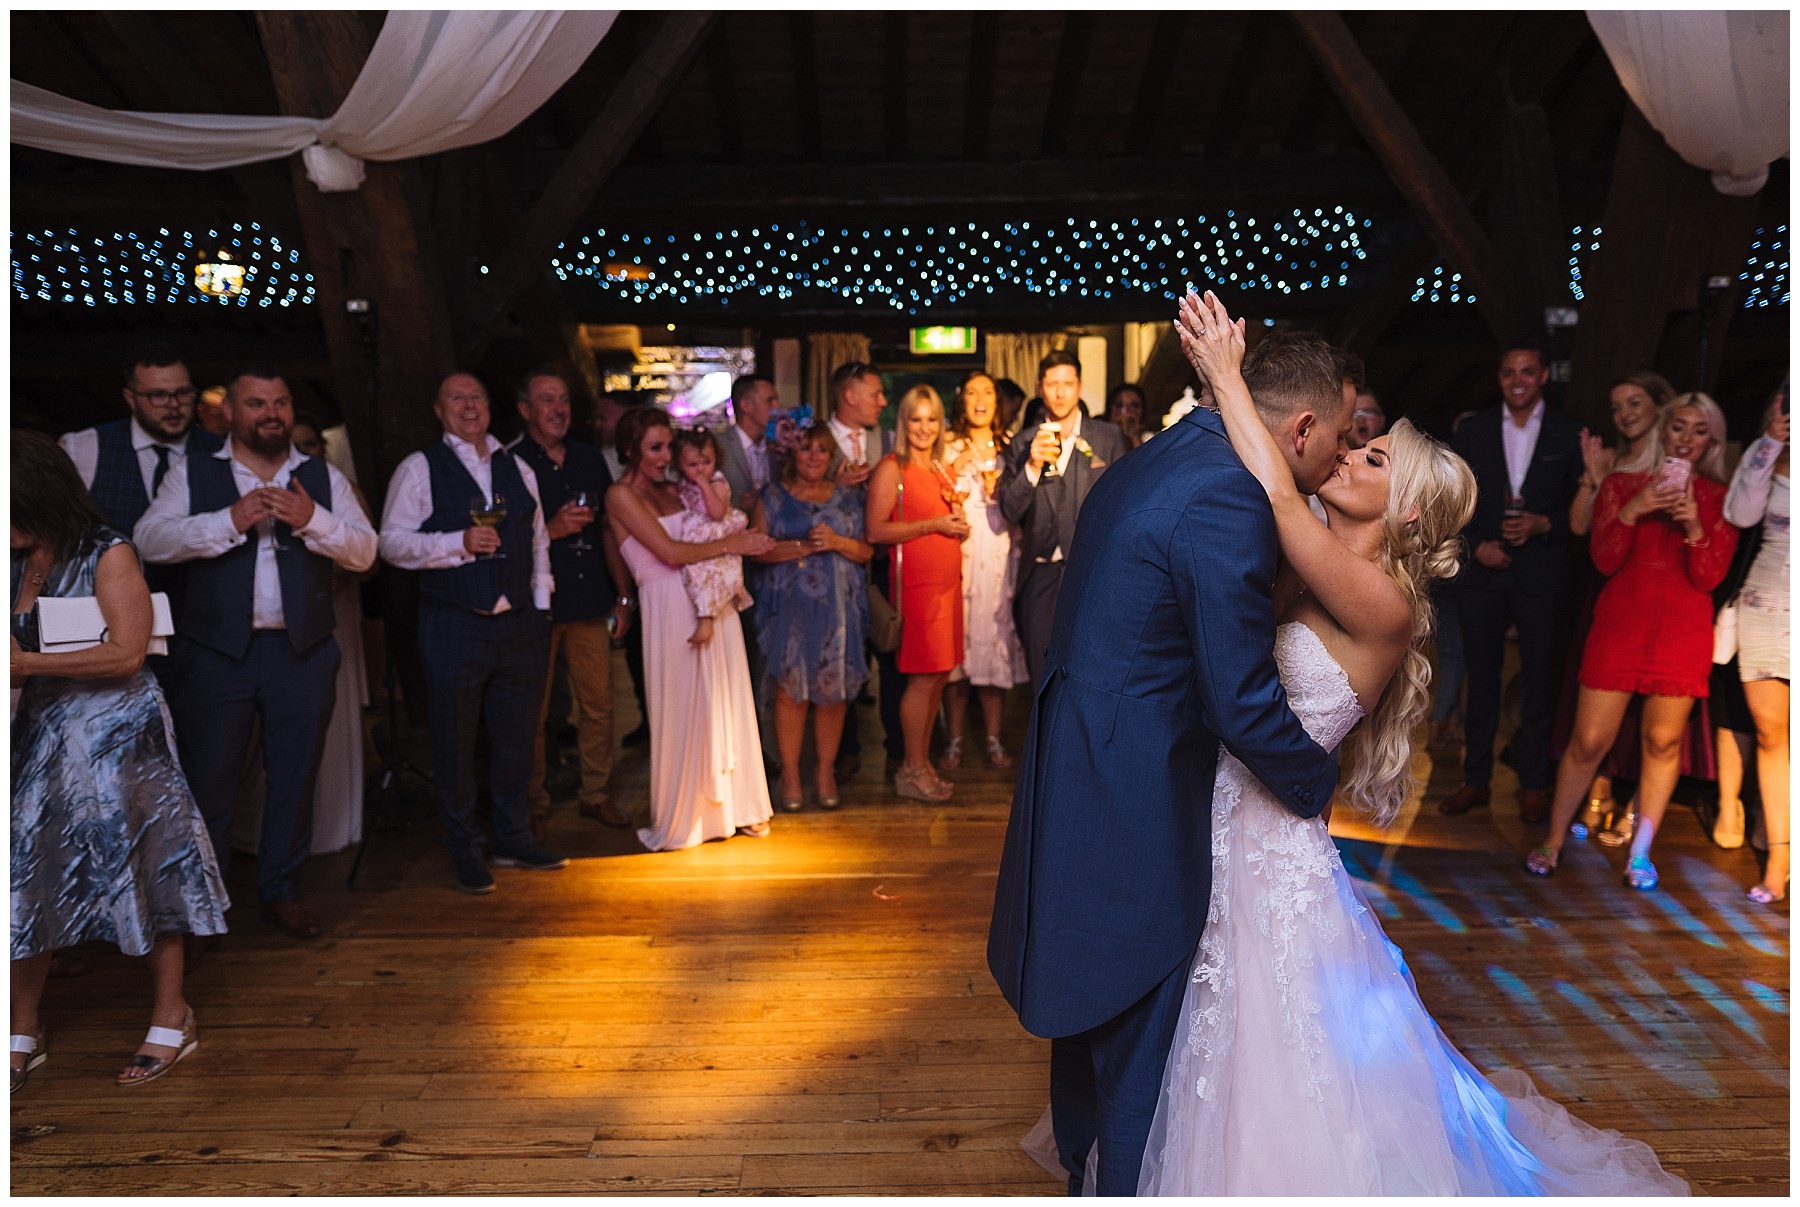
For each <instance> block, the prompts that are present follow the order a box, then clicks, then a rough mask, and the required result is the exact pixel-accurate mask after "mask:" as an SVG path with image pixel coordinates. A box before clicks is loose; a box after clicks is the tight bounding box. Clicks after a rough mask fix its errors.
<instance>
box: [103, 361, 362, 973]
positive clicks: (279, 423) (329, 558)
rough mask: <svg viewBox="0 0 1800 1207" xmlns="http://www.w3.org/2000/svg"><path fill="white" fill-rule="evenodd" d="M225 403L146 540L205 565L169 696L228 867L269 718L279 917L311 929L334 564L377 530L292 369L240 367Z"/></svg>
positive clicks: (267, 812) (158, 502) (187, 764)
mask: <svg viewBox="0 0 1800 1207" xmlns="http://www.w3.org/2000/svg"><path fill="white" fill-rule="evenodd" d="M224 412H225V417H226V419H227V421H228V422H229V424H230V433H229V435H228V436H227V437H226V439H225V444H224V447H222V448H220V449H219V450H218V451H216V452H214V453H212V454H210V455H207V456H195V457H192V458H190V459H188V460H187V461H186V462H184V463H183V464H181V465H178V466H176V467H175V468H173V469H171V470H170V471H169V472H168V475H167V477H166V478H164V480H163V484H162V489H161V490H159V491H158V492H157V495H156V498H155V500H154V501H153V502H152V503H151V504H150V509H149V510H148V511H146V512H145V513H144V517H143V518H142V519H141V520H139V521H138V524H137V529H136V531H135V533H134V534H133V540H134V541H135V542H136V544H137V548H138V552H139V553H140V554H141V555H142V556H143V558H144V560H145V561H147V562H150V563H152V564H162V565H167V564H172V563H181V562H185V563H188V564H189V565H188V575H187V587H186V593H185V597H184V599H183V601H182V605H181V609H180V612H179V614H178V616H177V618H176V626H175V627H176V647H175V649H174V650H173V651H172V655H171V657H172V659H173V660H174V661H176V662H178V663H180V664H181V674H180V675H179V676H178V679H177V682H178V684H179V686H178V687H177V689H176V690H175V691H173V692H171V693H170V697H169V704H170V711H171V713H172V714H173V715H174V719H175V729H176V740H177V742H178V744H179V746H180V750H181V765H182V770H183V771H184V772H185V773H186V775H187V778H188V782H189V784H190V785H191V786H192V788H193V790H194V797H195V799H196V800H197V801H198V802H199V805H200V811H201V813H202V814H203V815H204V816H205V818H206V827H207V832H208V833H209V835H210V836H211V838H212V844H213V853H214V854H215V855H216V856H217V857H218V860H219V868H220V871H224V870H225V867H226V864H227V861H228V860H229V858H230V851H231V843H230V834H231V811H232V806H233V804H234V803H235V802H236V799H237V790H238V781H239V778H240V773H241V772H242V769H243V765H244V752H245V750H246V749H247V748H248V747H249V745H250V743H251V740H252V734H253V732H254V730H255V727H256V723H257V721H258V720H259V719H260V720H261V723H262V756H263V768H264V772H265V774H266V776H267V803H266V804H265V806H264V809H263V832H262V844H261V857H260V859H259V861H258V867H257V888H258V891H259V893H260V895H261V897H262V902H263V918H264V920H265V921H268V922H271V923H273V924H274V925H276V926H277V927H279V928H280V929H282V930H284V931H286V932H287V933H288V934H290V935H292V936H293V937H295V938H297V939H311V938H316V937H317V936H318V935H319V934H320V926H319V924H318V922H317V921H315V920H314V918H313V916H312V914H311V913H310V912H309V911H308V910H307V908H306V906H305V904H304V903H303V902H302V901H301V899H300V873H301V869H302V868H303V867H304V866H305V863H306V856H307V853H308V851H309V849H310V847H311V843H312V803H313V787H314V781H315V780H316V779H317V777H318V772H319V758H320V756H321V754H322V753H323V751H324V748H325V731H326V729H327V728H328V727H329V726H330V724H331V712H332V706H333V705H334V704H335V702H336V699H337V693H336V678H337V669H338V661H339V654H338V645H337V641H336V639H335V638H334V637H333V636H332V629H333V627H334V614H333V610H332V603H331V573H332V567H333V565H334V564H335V565H338V566H342V567H343V568H344V569H346V570H349V571H351V572H352V573H361V572H362V571H364V570H367V569H368V568H369V567H370V566H372V565H373V564H374V563H375V552H376V546H377V537H376V535H375V529H374V528H373V526H371V525H370V523H369V518H368V517H367V516H366V515H364V514H363V510H362V507H361V506H360V505H359V504H358V503H357V501H356V493H355V491H354V490H352V489H351V486H350V483H349V481H348V479H346V478H345V477H344V476H343V474H341V473H339V472H338V470H337V469H335V468H334V467H332V466H330V465H328V464H326V463H325V462H324V461H322V460H319V459H316V458H313V457H308V456H305V455H304V454H302V453H300V452H299V451H298V450H296V449H295V448H294V447H293V445H292V442H291V439H290V437H291V434H292V431H293V426H294V401H293V398H292V396H291V395H290V394H289V393H288V388H287V383H286V382H284V381H283V380H282V379H281V377H280V375H279V374H278V373H276V372H275V371H274V370H272V369H266V368H261V367H252V368H249V369H245V370H244V371H243V372H241V373H239V374H238V375H237V376H235V377H233V378H232V379H231V381H230V382H229V383H228V384H227V386H226V390H225V401H224Z"/></svg>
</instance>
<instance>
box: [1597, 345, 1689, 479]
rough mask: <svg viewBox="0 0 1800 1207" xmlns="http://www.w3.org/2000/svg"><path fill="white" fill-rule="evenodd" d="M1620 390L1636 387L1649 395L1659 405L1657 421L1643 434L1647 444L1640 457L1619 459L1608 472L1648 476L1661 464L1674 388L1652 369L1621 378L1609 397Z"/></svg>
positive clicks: (1638, 454) (1614, 383) (1639, 451)
mask: <svg viewBox="0 0 1800 1207" xmlns="http://www.w3.org/2000/svg"><path fill="white" fill-rule="evenodd" d="M1620 386H1636V387H1637V388H1638V389H1640V390H1642V391H1643V392H1644V393H1645V394H1647V395H1649V396H1650V401H1651V402H1653V403H1655V404H1656V417H1655V418H1654V419H1653V420H1651V423H1650V430H1649V431H1648V432H1646V433H1645V434H1644V442H1643V444H1642V445H1641V446H1640V447H1639V448H1638V451H1637V455H1636V456H1635V457H1631V458H1629V459H1627V458H1625V457H1620V458H1619V460H1618V461H1616V462H1614V463H1613V467H1612V468H1611V469H1609V470H1607V471H1606V472H1607V473H1609V474H1647V473H1649V472H1650V471H1652V470H1654V469H1655V468H1656V467H1657V466H1658V465H1660V464H1662V459H1663V447H1662V429H1663V416H1664V415H1666V414H1667V413H1668V410H1669V400H1670V399H1671V398H1673V397H1675V387H1674V386H1672V385H1670V384H1669V379H1668V378H1666V377H1664V376H1663V375H1662V374H1660V373H1658V372H1656V371H1654V370H1652V369H1633V370H1631V372H1629V373H1621V374H1619V380H1617V381H1615V382H1613V383H1612V385H1611V386H1610V387H1608V388H1607V391H1606V392H1607V394H1608V396H1610V395H1611V394H1612V392H1613V391H1614V390H1616V389H1618V388H1619V387H1620Z"/></svg>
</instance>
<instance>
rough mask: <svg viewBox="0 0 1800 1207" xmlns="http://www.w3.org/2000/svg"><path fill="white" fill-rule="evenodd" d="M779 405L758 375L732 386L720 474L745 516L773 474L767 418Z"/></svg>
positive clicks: (721, 444)
mask: <svg viewBox="0 0 1800 1207" xmlns="http://www.w3.org/2000/svg"><path fill="white" fill-rule="evenodd" d="M779 405H781V400H780V399H779V398H778V397H777V396H776V394H775V383H774V382H772V381H770V380H769V379H768V378H766V377H764V376H763V375H762V374H760V373H746V374H744V375H743V376H742V377H740V378H738V379H737V380H736V381H734V382H732V383H731V414H732V424H731V426H730V427H728V428H726V429H725V430H724V431H723V432H721V433H719V456H720V462H719V470H720V472H721V473H723V474H724V475H725V481H726V482H727V483H729V484H730V486H731V497H732V500H733V501H734V502H735V503H736V504H737V506H738V509H739V510H741V511H742V512H743V513H744V514H745V515H749V514H750V507H751V502H752V498H751V496H753V495H755V494H757V493H759V492H760V491H761V490H762V488H763V487H765V486H767V485H768V484H769V479H770V478H772V477H773V476H774V475H775V472H776V466H775V463H774V456H773V452H774V450H772V449H771V448H770V447H769V441H768V427H769V414H770V412H772V411H773V410H774V409H775V408H776V407H777V406H779ZM746 568H748V567H746ZM746 631H748V630H746Z"/></svg>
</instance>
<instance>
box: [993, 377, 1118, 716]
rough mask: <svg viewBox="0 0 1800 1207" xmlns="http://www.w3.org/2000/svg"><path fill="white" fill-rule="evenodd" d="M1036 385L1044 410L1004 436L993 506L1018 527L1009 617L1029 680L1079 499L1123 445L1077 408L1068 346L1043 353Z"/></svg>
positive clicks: (1036, 675)
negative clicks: (1012, 437) (1016, 577)
mask: <svg viewBox="0 0 1800 1207" xmlns="http://www.w3.org/2000/svg"><path fill="white" fill-rule="evenodd" d="M1038 393H1039V394H1041V395H1042V396H1043V399H1044V408H1045V418H1044V420H1043V421H1042V422H1041V423H1037V424H1033V423H1030V422H1029V420H1028V421H1027V423H1026V426H1024V427H1022V428H1020V429H1019V435H1018V438H1017V439H1015V440H1013V441H1011V442H1010V443H1009V444H1008V446H1007V450H1006V457H1005V458H1004V467H1003V469H1002V471H1001V474H1000V487H999V496H1000V509H1001V511H1002V512H1003V513H1004V514H1005V516H1006V518H1007V520H1009V521H1010V522H1012V523H1014V524H1017V525H1018V526H1019V529H1020V534H1019V557H1020V561H1019V584H1018V588H1017V590H1016V591H1015V593H1014V596H1013V619H1014V620H1015V621H1016V622H1017V624H1018V632H1019V640H1020V642H1021V644H1023V646H1024V648H1025V665H1026V668H1027V670H1028V672H1029V674H1030V678H1031V681H1032V683H1034V684H1037V683H1041V682H1042V680H1043V670H1044V665H1043V664H1044V652H1045V651H1046V650H1047V649H1049V647H1050V625H1051V621H1052V620H1053V619H1054V617H1055V615H1056V597H1057V595H1058V593H1059V592H1060V591H1061V590H1062V576H1063V568H1064V565H1065V563H1066V560H1067V558H1068V554H1069V542H1070V541H1072V540H1073V539H1074V537H1075V522H1076V519H1077V518H1078V517H1079V516H1080V514H1081V506H1082V503H1083V501H1084V500H1086V498H1087V496H1088V492H1089V491H1090V490H1092V489H1093V487H1094V483H1095V482H1097V481H1099V478H1100V474H1101V472H1102V471H1103V470H1105V468H1106V467H1107V465H1109V464H1111V463H1112V462H1114V461H1117V460H1118V459H1119V458H1120V457H1122V456H1124V455H1125V453H1126V451H1127V450H1126V444H1125V437H1124V436H1122V435H1120V433H1119V429H1118V428H1116V427H1114V426H1113V425H1112V424H1110V423H1108V422H1106V421H1105V420H1104V419H1090V418H1088V417H1087V416H1086V415H1085V414H1084V413H1083V411H1082V410H1081V362H1080V361H1079V360H1077V359H1076V358H1075V354H1074V353H1072V352H1052V353H1050V354H1049V355H1048V356H1046V357H1044V359H1043V360H1042V361H1041V362H1040V363H1039V365H1038Z"/></svg>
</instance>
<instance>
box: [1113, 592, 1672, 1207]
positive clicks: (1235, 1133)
mask: <svg viewBox="0 0 1800 1207" xmlns="http://www.w3.org/2000/svg"><path fill="white" fill-rule="evenodd" d="M1275 654H1276V661H1277V664H1278V665H1279V667H1280V669H1281V678H1282V682H1283V684H1284V685H1285V686H1286V688H1287V691H1288V698H1289V702H1290V704H1291V705H1292V707H1293V709H1294V712H1295V714H1296V715H1297V716H1299V718H1300V720H1301V722H1302V723H1303V724H1305V726H1306V728H1307V731H1308V732H1309V733H1311V734H1312V735H1313V738H1314V739H1315V740H1316V741H1318V742H1319V744H1320V745H1322V746H1324V747H1325V748H1326V749H1327V750H1330V749H1332V748H1333V747H1335V746H1336V745H1337V744H1338V743H1339V742H1340V741H1341V740H1342V739H1343V737H1344V735H1345V734H1347V733H1348V732H1349V731H1350V729H1351V727H1352V726H1354V725H1355V724H1356V722H1357V721H1358V720H1359V719H1360V718H1361V716H1362V709H1361V707H1360V706H1359V704H1358V702H1357V699H1356V695H1355V693H1354V692H1352V691H1351V690H1350V683H1349V680H1348V679H1347V678H1346V677H1345V675H1344V672H1343V671H1342V670H1341V669H1340V668H1339V666H1338V664H1337V663H1336V662H1335V661H1333V660H1332V658H1331V656H1330V654H1329V653H1327V652H1326V649H1325V646H1324V644H1323V642H1321V641H1320V640H1319V638H1318V636H1317V634H1315V633H1314V632H1313V631H1312V630H1311V629H1308V628H1306V627H1305V626H1304V625H1300V624H1285V625H1283V626H1281V628H1280V629H1279V630H1278V633H1277V636H1276V650H1275ZM1212 857H1213V884H1212V899H1211V905H1210V908H1209V911H1208V916H1207V922H1206V931H1205V934H1204V936H1203V937H1202V939H1201V943H1200V950H1199V953H1198V955H1197V958H1196V962H1195V967H1194V972H1193V976H1192V977H1191V978H1190V980H1189V983H1188V988H1187V997H1186V1000H1185V1002H1184V1006H1183V1011H1182V1018H1183V1022H1182V1024H1181V1027H1180V1029H1179V1030H1178V1031H1177V1033H1176V1037H1175V1043H1174V1046H1173V1048H1172V1050H1171V1052H1170V1056H1169V1062H1168V1065H1167V1068H1166V1071H1165V1073H1164V1078H1163V1089H1162V1096H1161V1099H1160V1101H1159V1102H1158V1104H1157V1110H1156V1119H1155V1122H1154V1123H1153V1124H1152V1127H1151V1131H1150V1142H1149V1144H1148V1146H1147V1147H1146V1149H1145V1153H1144V1165H1143V1168H1142V1172H1141V1174H1140V1177H1139V1186H1138V1189H1139V1193H1141V1194H1175V1195H1201V1194H1205V1195H1245V1194H1287V1195H1305V1194H1355V1195H1651V1194H1660V1195H1669V1194H1686V1193H1687V1186H1686V1184H1685V1183H1683V1182H1682V1181H1681V1180H1680V1179H1679V1178H1675V1177H1672V1176H1671V1175H1669V1174H1666V1173H1664V1172H1663V1171H1662V1169H1661V1167H1660V1166H1659V1165H1658V1163H1657V1160H1656V1155H1655V1154H1654V1153H1653V1152H1651V1150H1650V1148H1649V1146H1647V1145H1645V1144H1642V1143H1640V1142H1638V1141H1635V1140H1628V1139H1626V1138H1624V1137H1623V1136H1621V1135H1619V1133H1617V1132H1610V1131H1601V1130H1598V1129H1596V1128H1593V1127H1590V1126H1589V1125H1587V1124H1585V1123H1583V1122H1581V1121H1580V1120H1578V1119H1576V1118H1574V1117H1573V1116H1571V1115H1570V1114H1569V1113H1568V1112H1567V1111H1566V1110H1564V1109H1563V1108H1562V1107H1561V1106H1559V1105H1557V1104H1556V1103H1554V1102H1552V1101H1550V1100H1549V1099H1547V1098H1544V1097H1543V1096H1542V1095H1540V1094H1538V1093H1537V1092H1536V1091H1535V1090H1534V1089H1533V1088H1532V1087H1531V1084H1530V1082H1529V1079H1528V1078H1526V1077H1525V1075H1524V1074H1522V1073H1518V1072H1501V1073H1496V1074H1495V1075H1494V1076H1493V1077H1491V1078H1488V1077H1483V1076H1482V1075H1481V1074H1480V1073H1478V1072H1476V1070H1475V1068H1474V1067H1473V1066H1472V1065H1470V1064H1469V1062H1468V1061H1467V1060H1465V1059H1464V1058H1463V1057H1462V1055H1461V1054H1460V1053H1459V1052H1457V1050H1456V1049H1455V1048H1454V1047H1453V1046H1451V1044H1450V1041H1449V1040H1448V1039H1447V1038H1446V1037H1445V1036H1444V1033H1443V1032H1442V1031H1440V1030H1439V1029H1438V1026H1437V1024H1436V1023H1435V1022H1433V1021H1432V1019H1431V1016H1430V1014H1428V1013H1427V1012H1426V1010H1425V1007H1424V1005H1423V1004H1422V1003H1421V1002H1420V1001H1419V996H1418V991H1417V990H1416V988H1415V987H1414V985H1413V980H1412V976H1411V974H1410V973H1408V971H1407V969H1406V962H1405V960H1404V959H1403V958H1402V956H1401V954H1400V949H1399V948H1398V947H1396V946H1394V944H1392V943H1391V942H1389V941H1388V939H1387V937H1386V936H1385V935H1384V934H1383V933H1382V931H1381V927H1380V926H1379V925H1378V924H1377V922H1376V921H1375V916H1374V914H1373V913H1372V912H1371V911H1370V909H1369V907H1368V905H1367V904H1366V903H1365V902H1364V901H1363V899H1362V896H1361V894H1360V893H1359V892H1358V891H1357V889H1356V886H1355V884H1354V883H1353V882H1352V881H1351V879H1350V877H1349V875H1348V874H1347V873H1346V872H1345V871H1344V865H1343V862H1342V860H1341V859H1340V858H1339V856H1338V851H1337V848H1336V847H1335V846H1334V845H1333V844H1332V841H1331V837H1330V835H1329V833H1327V830H1326V825H1325V823H1324V822H1323V821H1321V820H1318V819H1314V820H1311V821H1305V820H1302V819H1300V818H1298V817H1295V816H1294V815H1293V814H1291V813H1289V812H1288V811H1287V810H1286V809H1284V808H1283V807H1282V806H1281V805H1280V804H1279V803H1278V802H1277V801H1276V800H1275V798H1274V797H1273V796H1272V795H1271V794H1270V793H1269V792H1268V791H1267V790H1266V789H1264V788H1263V786H1262V784H1261V783H1259V782H1258V781H1257V780H1256V779H1255V777H1254V776H1252V775H1251V774H1250V772H1249V771H1248V769H1246V768H1245V767H1244V765H1243V764H1242V763H1240V762H1238V761H1237V760H1236V759H1234V758H1231V757H1230V756H1229V755H1226V756H1225V757H1224V758H1222V759H1221V761H1220V764H1219V770H1218V776H1217V779H1216V781H1215V787H1214V791H1213V846H1212ZM1099 1159H1100V1160H1105V1154H1104V1153H1101V1154H1099ZM1089 1185H1092V1181H1091V1180H1090V1182H1089Z"/></svg>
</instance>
